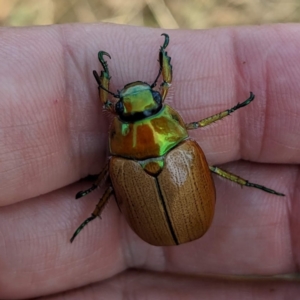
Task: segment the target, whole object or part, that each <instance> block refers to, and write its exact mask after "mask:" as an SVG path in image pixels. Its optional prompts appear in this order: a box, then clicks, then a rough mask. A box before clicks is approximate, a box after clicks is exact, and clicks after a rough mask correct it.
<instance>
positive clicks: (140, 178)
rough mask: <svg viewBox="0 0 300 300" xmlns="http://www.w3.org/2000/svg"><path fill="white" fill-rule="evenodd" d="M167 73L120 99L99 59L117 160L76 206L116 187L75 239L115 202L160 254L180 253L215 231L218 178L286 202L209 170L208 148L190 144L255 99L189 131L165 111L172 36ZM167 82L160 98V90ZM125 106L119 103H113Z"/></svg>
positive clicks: (164, 64)
mask: <svg viewBox="0 0 300 300" xmlns="http://www.w3.org/2000/svg"><path fill="white" fill-rule="evenodd" d="M162 35H163V36H164V38H165V41H164V44H163V45H162V46H161V47H160V50H159V64H160V68H159V72H158V75H157V76H156V78H155V80H154V82H153V83H152V84H151V85H150V84H148V83H146V82H142V81H136V82H132V83H129V84H127V85H125V86H124V88H123V89H122V90H121V91H118V93H117V94H114V93H113V92H111V91H110V90H109V82H110V74H109V70H108V65H107V62H106V61H105V60H104V56H108V57H109V58H110V55H109V54H108V53H106V52H104V51H100V52H99V53H98V58H99V61H100V63H101V65H102V67H103V70H102V71H101V74H100V76H99V75H98V73H97V72H96V71H93V74H94V77H95V79H96V81H97V83H98V89H99V97H100V100H101V102H102V103H103V105H104V109H105V110H107V111H109V112H111V113H112V114H114V115H115V117H114V120H113V122H112V124H111V128H110V133H109V150H110V154H111V157H110V159H109V160H108V162H107V163H106V165H105V167H104V169H103V170H102V172H101V173H100V174H99V176H98V178H97V180H96V181H95V182H94V184H93V185H92V187H90V188H89V189H87V190H85V191H80V192H79V193H77V195H76V199H78V198H81V197H83V196H86V195H87V194H89V193H90V192H92V191H93V190H95V189H96V188H97V187H98V186H99V185H100V184H101V183H102V182H104V181H105V180H106V179H107V178H108V181H109V186H108V187H107V189H106V190H105V192H104V194H103V196H102V197H101V199H100V200H99V202H98V204H97V206H96V208H95V210H94V211H93V213H92V215H91V217H89V218H88V219H86V220H85V221H84V222H83V223H82V224H81V225H80V226H79V227H78V229H77V230H76V231H75V233H74V234H73V236H72V238H71V242H73V240H74V238H75V237H76V236H77V235H78V233H79V232H80V231H81V230H82V229H83V228H84V227H85V226H86V225H87V224H88V223H89V222H90V221H92V220H94V219H95V218H96V217H97V216H100V214H101V212H102V210H103V208H104V207H105V204H106V203H107V201H108V199H109V198H110V196H111V195H112V194H114V195H115V198H116V201H117V204H118V206H119V208H120V210H121V212H122V213H123V214H124V216H125V218H126V219H127V221H128V223H129V225H130V227H131V228H132V229H133V231H135V233H136V234H137V235H138V236H139V237H140V238H142V239H143V240H144V241H146V242H148V243H149V244H152V245H156V246H170V245H179V244H182V243H186V242H190V241H193V240H195V239H198V238H200V237H201V236H202V235H203V234H204V233H205V232H206V231H207V230H208V228H209V227H210V224H211V222H212V219H213V215H214V208H215V197H216V194H215V187H214V182H213V179H212V175H211V173H215V174H217V175H220V176H222V177H224V178H226V179H229V180H231V181H233V182H236V183H238V184H240V185H242V186H248V187H254V188H258V189H260V190H262V191H265V192H268V193H271V194H274V195H279V196H284V195H283V194H281V193H278V192H276V191H274V190H271V189H269V188H267V187H264V186H262V185H258V184H255V183H251V182H249V181H247V180H245V179H243V178H240V177H238V176H236V175H234V174H231V173H229V172H226V171H224V170H222V169H220V168H218V167H215V166H209V165H208V164H207V161H206V158H205V155H204V153H203V151H202V149H201V148H200V146H199V145H198V144H197V143H196V142H195V141H194V140H192V139H191V138H189V134H188V130H191V129H197V128H200V127H205V126H208V125H209V124H211V123H213V122H215V121H217V120H220V119H222V118H224V117H226V116H228V115H229V114H231V113H233V112H234V111H236V110H237V109H239V108H242V107H245V106H247V105H248V104H250V103H251V102H252V101H253V99H254V94H253V93H251V92H250V97H249V98H248V99H247V100H245V101H244V102H242V103H238V104H237V105H236V106H234V107H232V108H231V109H228V110H225V111H223V112H220V113H218V114H216V115H213V116H210V117H208V118H205V119H203V120H200V121H197V122H192V123H188V124H185V123H184V121H183V120H182V118H181V116H180V115H179V113H178V112H177V111H175V110H174V109H173V108H171V107H170V106H169V105H166V104H164V100H165V99H166V96H167V93H168V90H169V87H170V85H171V82H172V65H171V63H170V61H171V58H170V57H169V56H168V54H167V52H166V51H165V50H166V48H167V46H168V44H169V36H168V35H167V34H165V33H163V34H162ZM160 76H162V84H161V85H160V89H159V91H157V90H155V89H154V88H155V86H156V84H157V81H158V79H159V77H160ZM109 94H110V95H112V96H113V97H114V98H116V99H118V101H116V102H111V101H110V100H109V99H108V96H109Z"/></svg>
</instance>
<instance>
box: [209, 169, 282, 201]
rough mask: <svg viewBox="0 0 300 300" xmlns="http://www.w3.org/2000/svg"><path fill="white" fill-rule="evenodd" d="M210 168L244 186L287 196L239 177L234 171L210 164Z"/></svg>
mask: <svg viewBox="0 0 300 300" xmlns="http://www.w3.org/2000/svg"><path fill="white" fill-rule="evenodd" d="M209 169H210V170H211V171H212V172H213V173H215V174H217V175H219V176H221V177H223V178H226V179H228V180H230V181H233V182H235V183H237V184H240V185H242V186H249V187H254V188H257V189H260V190H262V191H264V192H267V193H270V194H274V195H278V196H285V195H284V194H282V193H278V192H276V191H274V190H272V189H269V188H267V187H265V186H263V185H259V184H256V183H252V182H249V181H248V180H246V179H243V178H241V177H239V176H237V175H234V174H232V173H229V172H227V171H224V170H222V169H220V168H218V167H215V166H209Z"/></svg>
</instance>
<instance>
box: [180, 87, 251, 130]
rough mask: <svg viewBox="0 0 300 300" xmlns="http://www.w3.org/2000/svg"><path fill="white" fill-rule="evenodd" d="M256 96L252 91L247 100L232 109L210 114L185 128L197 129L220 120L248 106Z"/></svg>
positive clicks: (186, 125)
mask: <svg viewBox="0 0 300 300" xmlns="http://www.w3.org/2000/svg"><path fill="white" fill-rule="evenodd" d="M254 98H255V95H254V94H253V93H252V92H250V97H249V98H248V99H247V100H245V101H244V102H242V103H238V104H237V105H236V106H234V107H232V108H230V109H227V110H224V111H222V112H220V113H218V114H215V115H213V116H210V117H208V118H205V119H203V120H200V121H198V122H192V123H188V124H185V128H186V129H188V130H191V129H197V128H199V127H205V126H207V125H210V124H211V123H214V122H216V121H218V120H221V119H223V118H225V117H227V116H229V115H230V114H231V113H233V112H234V111H236V110H237V109H239V108H242V107H245V106H247V105H248V104H250V103H251V102H252V101H253V100H254Z"/></svg>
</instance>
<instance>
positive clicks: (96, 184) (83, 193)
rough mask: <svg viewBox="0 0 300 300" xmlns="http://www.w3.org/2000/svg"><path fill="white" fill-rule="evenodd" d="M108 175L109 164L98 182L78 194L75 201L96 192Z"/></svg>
mask: <svg viewBox="0 0 300 300" xmlns="http://www.w3.org/2000/svg"><path fill="white" fill-rule="evenodd" d="M107 175H108V162H107V163H106V164H105V166H104V168H103V170H102V171H101V173H100V174H99V176H98V178H97V180H96V181H95V182H94V183H93V185H92V186H91V187H90V188H89V189H87V190H85V191H80V192H78V193H77V194H76V196H75V199H79V198H81V197H84V196H86V195H87V194H89V193H91V192H92V191H94V190H95V189H96V188H97V187H98V186H99V185H100V184H101V182H102V181H103V179H104V178H106V176H107Z"/></svg>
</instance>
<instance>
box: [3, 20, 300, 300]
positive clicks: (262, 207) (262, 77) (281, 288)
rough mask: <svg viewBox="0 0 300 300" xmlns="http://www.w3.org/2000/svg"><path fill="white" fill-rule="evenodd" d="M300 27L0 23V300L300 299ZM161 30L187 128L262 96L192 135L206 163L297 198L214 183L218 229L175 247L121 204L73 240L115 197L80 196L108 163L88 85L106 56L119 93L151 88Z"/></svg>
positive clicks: (105, 126)
mask: <svg viewBox="0 0 300 300" xmlns="http://www.w3.org/2000/svg"><path fill="white" fill-rule="evenodd" d="M299 29H300V26H299V25H272V26H256V27H242V28H220V29H213V30H203V31H178V30H177V31H168V30H161V29H150V28H138V27H136V28H135V27H123V26H117V25H111V24H94V25H81V24H78V25H63V26H49V27H36V28H1V29H0V49H1V51H0V61H1V68H0V91H1V101H0V107H1V109H0V162H1V167H0V178H1V180H0V191H1V197H0V205H1V207H0V299H24V298H33V297H39V296H45V299H83V298H86V299H123V298H125V299H182V298H183V297H184V299H194V298H198V299H199V298H201V297H205V298H206V299H245V298H246V297H249V299H252V298H253V299H282V298H284V297H285V298H286V299H295V298H296V295H299V292H300V285H299V282H298V279H297V275H296V274H297V273H298V272H299V263H300V239H299V231H300V218H299V209H300V201H299V200H300V185H299V179H300V178H299V173H300V172H299V171H300V169H299V162H300V122H299V115H300V105H299V97H300V85H299V81H300V51H299V48H300V30H299ZM163 32H166V33H168V34H169V35H170V45H169V47H168V49H167V50H168V53H169V55H170V56H171V57H172V64H173V70H174V79H173V84H172V88H171V89H170V92H169V95H168V97H167V100H166V102H167V103H169V104H170V105H172V106H173V107H174V108H175V109H177V110H178V111H179V112H180V113H181V115H182V117H183V119H184V120H185V121H186V122H191V121H197V120H200V119H202V118H205V117H208V116H209V115H212V114H214V113H217V112H219V111H222V110H224V109H227V108H230V107H232V106H234V105H236V104H237V102H241V101H243V100H245V99H246V98H247V97H248V96H249V92H250V91H253V92H254V94H255V95H256V99H255V100H254V101H253V103H251V104H250V105H249V106H247V107H246V108H243V109H240V110H239V111H237V112H235V113H234V114H232V116H231V117H227V118H225V119H224V120H222V121H219V122H217V123H216V124H213V125H211V126H209V127H207V128H205V129H199V130H195V131H191V136H192V137H193V138H194V139H196V140H197V141H198V142H199V144H200V146H201V147H202V148H203V150H204V152H205V153H206V156H207V159H208V162H209V163H210V164H211V165H213V164H217V165H222V167H223V168H224V169H226V170H228V171H230V172H233V173H235V174H238V175H240V176H241V177H244V178H246V179H248V180H249V181H252V182H255V183H259V184H263V185H265V186H267V187H269V188H272V189H275V190H277V191H279V192H283V193H285V194H286V197H278V196H274V195H270V194H267V193H264V192H262V191H260V190H257V189H253V188H246V187H244V188H243V189H241V188H240V187H239V186H237V185H235V184H234V183H231V182H229V181H227V180H221V179H220V178H217V177H216V176H214V178H215V184H216V191H217V203H216V212H215V217H214V221H213V224H212V226H211V228H210V229H209V231H208V233H207V234H206V235H205V236H204V237H203V238H201V239H199V240H197V241H194V242H191V243H188V244H184V245H180V246H177V247H164V248H162V247H154V246H150V245H148V244H147V243H145V242H143V241H141V240H140V239H139V238H138V237H137V236H136V235H135V234H134V233H133V232H132V231H131V229H130V228H129V226H128V225H127V224H126V222H125V220H124V217H123V216H122V215H121V214H120V212H119V210H118V208H117V206H116V204H115V201H114V199H113V198H111V199H110V201H109V204H108V205H107V207H106V208H105V210H104V212H103V214H102V218H101V220H100V219H96V220H95V221H93V222H92V223H90V224H89V225H88V226H87V227H86V228H84V230H83V231H82V232H81V233H80V235H79V236H78V237H77V238H76V240H75V241H74V242H73V244H70V242H69V239H70V237H71V235H72V234H73V232H74V230H75V229H76V228H77V226H78V225H79V224H80V223H81V222H82V221H83V220H84V219H85V218H86V217H88V216H89V215H90V213H91V212H92V210H93V209H94V205H95V204H96V202H97V201H98V199H99V197H100V196H101V193H103V191H104V187H102V188H100V189H98V190H97V191H95V192H93V193H92V194H91V195H89V196H87V197H86V198H82V199H80V200H78V201H75V199H74V197H75V194H76V193H77V192H78V191H79V190H84V189H86V188H88V187H89V186H90V185H91V181H88V180H82V181H79V180H80V178H83V177H86V176H87V175H88V174H96V173H99V172H100V170H101V168H102V167H103V166H104V162H105V161H106V159H107V156H108V151H107V135H108V131H109V123H110V120H111V118H110V116H109V114H108V113H103V112H102V109H101V106H102V105H101V104H100V103H99V100H98V96H97V84H96V82H95V81H94V79H93V76H92V70H93V69H97V70H98V71H99V70H100V65H99V63H98V60H97V53H98V51H99V50H104V51H107V52H109V53H110V55H111V56H112V59H111V60H109V61H108V63H109V68H110V73H111V75H112V79H111V87H110V88H111V90H112V91H116V89H121V88H122V87H123V86H124V85H125V84H126V83H128V82H132V81H136V80H143V81H148V82H152V81H153V80H154V79H155V76H156V74H157V71H158V63H155V62H156V60H157V57H158V50H159V46H160V45H161V44H162V42H163V37H160V34H161V33H163ZM242 159H243V160H246V161H238V160H242ZM223 164H225V165H223ZM284 274H290V275H288V276H284ZM273 275H276V277H273ZM63 292H65V293H63ZM247 299H248V298H247Z"/></svg>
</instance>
